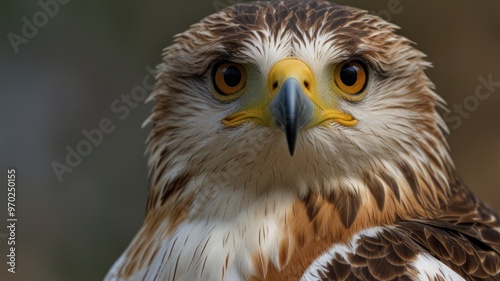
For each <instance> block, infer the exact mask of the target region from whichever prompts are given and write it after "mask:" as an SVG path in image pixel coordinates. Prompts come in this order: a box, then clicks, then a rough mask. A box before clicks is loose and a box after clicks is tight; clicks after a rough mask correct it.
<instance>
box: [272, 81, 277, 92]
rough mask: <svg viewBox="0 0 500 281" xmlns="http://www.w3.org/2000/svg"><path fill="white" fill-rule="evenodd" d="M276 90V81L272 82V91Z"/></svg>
mask: <svg viewBox="0 0 500 281" xmlns="http://www.w3.org/2000/svg"><path fill="white" fill-rule="evenodd" d="M276 88H278V81H274V83H273V91H274V90H276Z"/></svg>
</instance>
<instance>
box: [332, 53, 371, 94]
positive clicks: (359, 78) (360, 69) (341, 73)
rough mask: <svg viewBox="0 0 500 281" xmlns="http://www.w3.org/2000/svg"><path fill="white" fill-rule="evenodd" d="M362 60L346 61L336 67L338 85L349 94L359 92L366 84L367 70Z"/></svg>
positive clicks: (335, 74)
mask: <svg viewBox="0 0 500 281" xmlns="http://www.w3.org/2000/svg"><path fill="white" fill-rule="evenodd" d="M365 69H366V68H365V66H364V64H363V63H362V62H360V61H346V62H342V63H339V64H338V65H337V67H336V68H335V73H334V76H335V83H336V84H337V87H339V89H341V90H342V91H344V92H346V93H347V94H349V95H355V94H359V93H360V92H361V91H363V90H364V88H365V86H366V82H367V80H366V70H365Z"/></svg>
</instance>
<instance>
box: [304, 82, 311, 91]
mask: <svg viewBox="0 0 500 281" xmlns="http://www.w3.org/2000/svg"><path fill="white" fill-rule="evenodd" d="M304 87H306V89H307V90H309V91H310V90H311V89H309V82H307V81H304Z"/></svg>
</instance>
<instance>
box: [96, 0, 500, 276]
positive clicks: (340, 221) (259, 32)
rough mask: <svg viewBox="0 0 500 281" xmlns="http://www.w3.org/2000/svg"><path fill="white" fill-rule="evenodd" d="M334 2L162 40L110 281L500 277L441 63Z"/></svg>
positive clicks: (236, 13)
mask: <svg viewBox="0 0 500 281" xmlns="http://www.w3.org/2000/svg"><path fill="white" fill-rule="evenodd" d="M397 29H398V27H397V26H395V25H394V24H391V23H388V22H386V21H385V20H383V19H381V18H379V17H377V16H374V15H370V14H369V13H367V12H366V11H364V10H361V9H357V8H352V7H347V6H342V5H337V4H334V3H331V2H327V1H297V0H292V1H272V2H268V1H259V2H252V3H241V4H237V5H234V6H231V7H228V8H225V9H224V10H221V11H219V12H217V13H214V14H212V15H210V16H208V17H206V18H204V19H203V20H201V21H200V22H199V23H196V24H194V25H192V26H191V27H190V28H189V29H188V30H187V31H185V32H184V33H181V34H178V35H177V36H176V37H175V40H174V43H173V44H172V45H171V46H169V47H167V48H166V49H164V52H163V62H162V63H161V64H160V65H159V66H158V68H157V77H156V79H157V84H156V87H155V89H154V90H153V92H152V93H151V96H150V98H149V100H154V102H155V105H154V108H153V110H152V114H151V116H150V117H149V118H148V120H147V122H149V123H150V124H152V131H151V133H150V135H149V137H148V141H147V143H148V148H147V151H148V154H149V161H148V164H149V166H150V181H151V184H150V190H149V198H148V202H147V214H146V216H145V220H144V224H143V226H142V228H141V229H140V230H139V232H138V233H137V235H136V236H135V238H134V239H133V241H132V242H131V244H130V245H129V246H128V248H127V249H126V250H125V252H124V253H123V254H122V255H121V256H120V257H119V258H118V260H117V261H116V262H115V264H114V265H113V266H112V267H111V269H110V270H109V272H108V274H107V275H106V277H105V280H106V281H131V280H145V281H152V280H158V281H160V280H161V281H180V280H183V281H184V280H186V281H193V280H214V281H222V280H228V281H243V280H249V281H256V280H304V281H306V280H500V223H499V215H498V214H496V213H495V211H494V210H493V209H492V208H491V207H489V206H488V205H487V204H486V203H485V202H483V201H481V200H480V199H478V198H477V197H475V196H474V195H473V194H472V193H471V192H470V191H469V189H468V188H467V187H466V185H465V184H464V182H463V181H462V179H461V178H460V176H459V175H458V174H457V171H456V169H455V166H454V164H453V161H452V159H451V158H450V155H449V147H448V145H447V142H446V139H445V135H446V134H447V133H448V129H447V126H446V124H445V122H444V121H443V119H442V118H441V117H440V115H439V113H438V109H439V108H445V102H444V101H443V99H442V98H440V97H439V96H438V95H437V94H436V93H435V92H434V85H433V84H432V82H431V81H430V79H429V78H428V77H427V76H426V74H425V73H424V71H425V70H426V69H428V68H429V67H430V66H431V65H430V63H428V62H426V61H425V60H424V57H425V55H424V54H423V53H422V52H420V51H418V50H417V49H416V48H415V44H414V43H413V42H411V41H410V40H408V39H406V38H405V37H403V36H401V35H398V34H397V33H396V30H397Z"/></svg>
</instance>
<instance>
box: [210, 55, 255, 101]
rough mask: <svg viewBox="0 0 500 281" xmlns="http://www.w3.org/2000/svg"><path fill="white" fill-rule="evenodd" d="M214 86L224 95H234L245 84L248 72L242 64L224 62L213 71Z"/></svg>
mask: <svg viewBox="0 0 500 281" xmlns="http://www.w3.org/2000/svg"><path fill="white" fill-rule="evenodd" d="M213 79H214V81H213V83H214V88H215V90H217V92H219V93H220V94H222V95H226V96H228V95H232V94H235V93H236V92H238V91H239V90H241V89H242V88H243V86H245V83H246V80H247V73H246V71H245V68H243V66H242V65H240V64H236V63H223V64H220V65H218V66H216V67H215V69H214V73H213Z"/></svg>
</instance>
